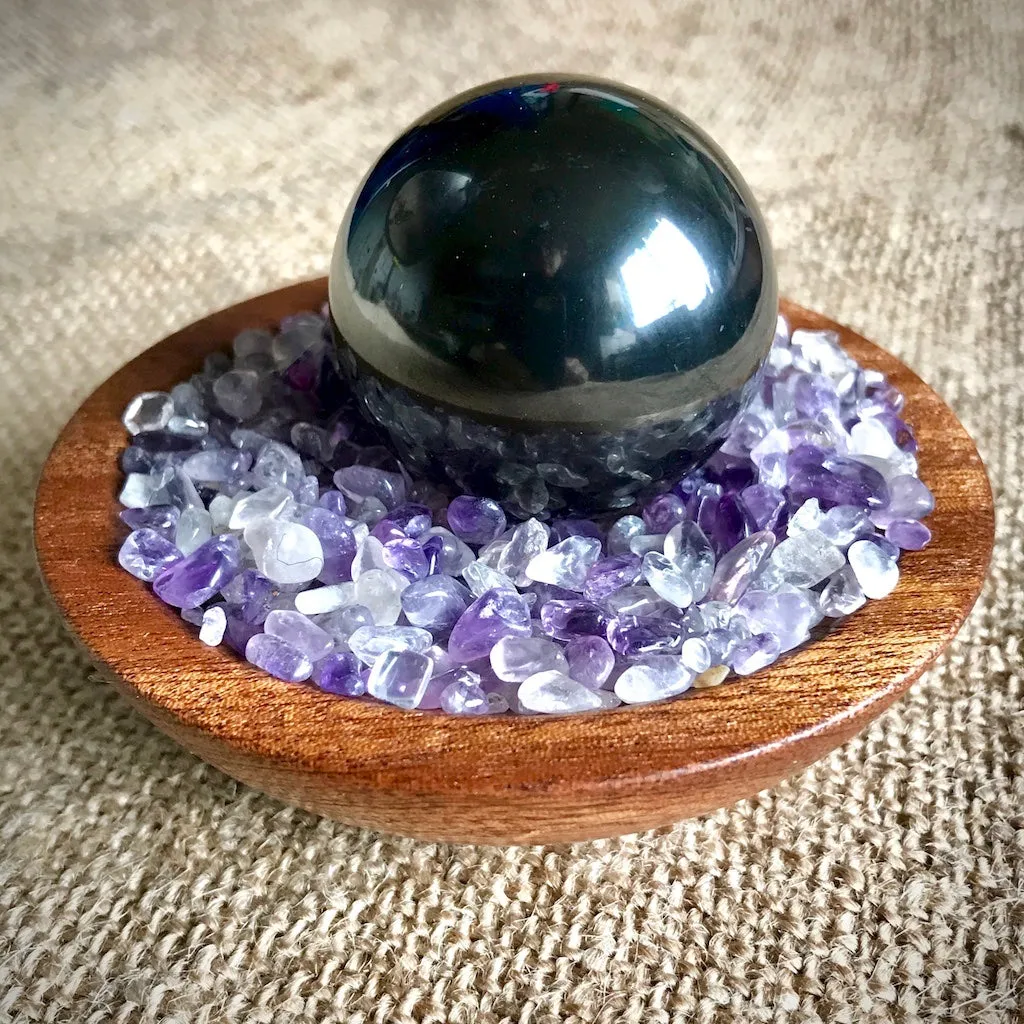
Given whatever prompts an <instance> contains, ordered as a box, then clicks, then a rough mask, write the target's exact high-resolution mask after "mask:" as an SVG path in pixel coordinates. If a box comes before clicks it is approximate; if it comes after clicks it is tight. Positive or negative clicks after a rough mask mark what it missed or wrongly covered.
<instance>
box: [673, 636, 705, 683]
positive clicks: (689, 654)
mask: <svg viewBox="0 0 1024 1024" xmlns="http://www.w3.org/2000/svg"><path fill="white" fill-rule="evenodd" d="M679 659H680V661H682V663H683V664H684V665H685V666H686V667H687V668H688V669H689V670H690V671H691V672H693V673H694V674H695V675H700V673H701V672H706V671H707V670H708V669H709V668H711V648H710V647H709V646H708V642H707V641H706V640H705V639H704V638H703V637H699V636H691V637H687V638H686V639H685V640H684V641H683V645H682V647H681V648H680V649H679Z"/></svg>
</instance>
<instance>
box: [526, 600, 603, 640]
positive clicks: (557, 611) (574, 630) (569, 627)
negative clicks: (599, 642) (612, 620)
mask: <svg viewBox="0 0 1024 1024" xmlns="http://www.w3.org/2000/svg"><path fill="white" fill-rule="evenodd" d="M540 621H541V626H542V628H543V630H544V632H545V633H547V634H548V636H553V637H555V638H556V639H557V640H575V639H576V637H578V636H602V635H604V633H605V630H606V629H607V628H608V617H607V615H605V613H604V612H603V611H602V610H601V609H600V608H599V607H598V606H597V605H596V604H594V603H593V602H592V601H548V602H546V603H545V604H544V605H542V606H541V609H540Z"/></svg>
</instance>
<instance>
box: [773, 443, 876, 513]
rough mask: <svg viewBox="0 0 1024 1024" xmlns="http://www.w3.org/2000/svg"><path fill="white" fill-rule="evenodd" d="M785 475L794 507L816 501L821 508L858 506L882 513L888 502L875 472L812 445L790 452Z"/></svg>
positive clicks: (870, 468)
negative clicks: (880, 510)
mask: <svg viewBox="0 0 1024 1024" xmlns="http://www.w3.org/2000/svg"><path fill="white" fill-rule="evenodd" d="M786 471H787V473H788V474H789V497H790V501H791V502H793V503H794V504H795V505H802V504H803V503H804V502H805V501H807V499H808V498H817V499H818V501H819V503H820V504H821V507H822V508H831V507H832V506H833V505H858V506H860V507H861V508H866V509H882V508H884V507H885V506H886V505H887V503H888V501H889V488H888V486H887V485H886V482H885V478H884V477H883V476H882V474H881V473H879V472H878V470H876V469H872V467H871V466H868V465H866V464H865V463H863V462H858V461H857V460H856V459H852V458H847V457H846V456H845V455H836V454H834V453H832V452H827V451H825V450H824V449H822V448H818V447H816V446H815V445H809V444H802V445H799V446H798V447H797V448H795V449H793V451H791V452H790V453H789V455H788V456H787V458H786Z"/></svg>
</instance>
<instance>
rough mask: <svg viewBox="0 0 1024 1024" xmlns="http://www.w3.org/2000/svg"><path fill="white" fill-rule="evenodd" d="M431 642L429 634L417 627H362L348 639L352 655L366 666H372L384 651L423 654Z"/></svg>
mask: <svg viewBox="0 0 1024 1024" xmlns="http://www.w3.org/2000/svg"><path fill="white" fill-rule="evenodd" d="M432 642H433V637H432V636H431V635H430V633H429V632H428V631H427V630H425V629H420V628H419V627H418V626H363V628H362V629H357V630H356V631H355V632H354V633H353V634H352V635H351V636H350V637H349V638H348V646H349V648H350V649H351V651H352V653H353V654H354V655H355V656H356V657H357V658H358V659H359V660H360V661H361V662H363V663H364V664H366V665H372V664H373V663H374V662H375V661H376V660H377V659H378V658H379V657H380V656H381V655H382V654H383V653H384V652H385V651H414V652H415V653H416V654H423V653H424V652H425V651H426V650H427V648H429V647H430V645H431V643H432Z"/></svg>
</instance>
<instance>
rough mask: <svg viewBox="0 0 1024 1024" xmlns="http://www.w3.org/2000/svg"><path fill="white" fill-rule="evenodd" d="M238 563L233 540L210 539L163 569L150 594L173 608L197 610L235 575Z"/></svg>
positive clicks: (238, 552)
mask: <svg viewBox="0 0 1024 1024" xmlns="http://www.w3.org/2000/svg"><path fill="white" fill-rule="evenodd" d="M241 559H242V553H241V550H240V548H239V544H238V538H237V537H235V536H233V535H232V534H227V533H226V534H223V535H222V536H220V537H213V538H211V539H210V540H208V541H207V542H206V543H205V544H202V545H200V546H199V547H198V548H196V549H195V551H193V552H192V554H190V555H186V557H185V558H183V559H182V560H181V561H180V562H176V563H175V564H174V565H172V566H170V567H169V568H167V569H164V571H163V572H162V573H160V575H159V576H157V578H156V579H155V580H154V581H153V591H154V592H155V593H156V596H157V597H159V598H160V600H161V601H163V602H165V603H166V604H170V605H174V607H176V608H197V607H198V606H199V605H201V604H204V603H205V602H206V601H209V600H210V598H211V597H213V595H214V594H216V593H217V591H218V590H220V589H221V588H222V587H224V586H226V585H227V584H228V583H230V582H231V580H232V579H234V578H235V576H237V575H238V573H239V571H240V569H241Z"/></svg>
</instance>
